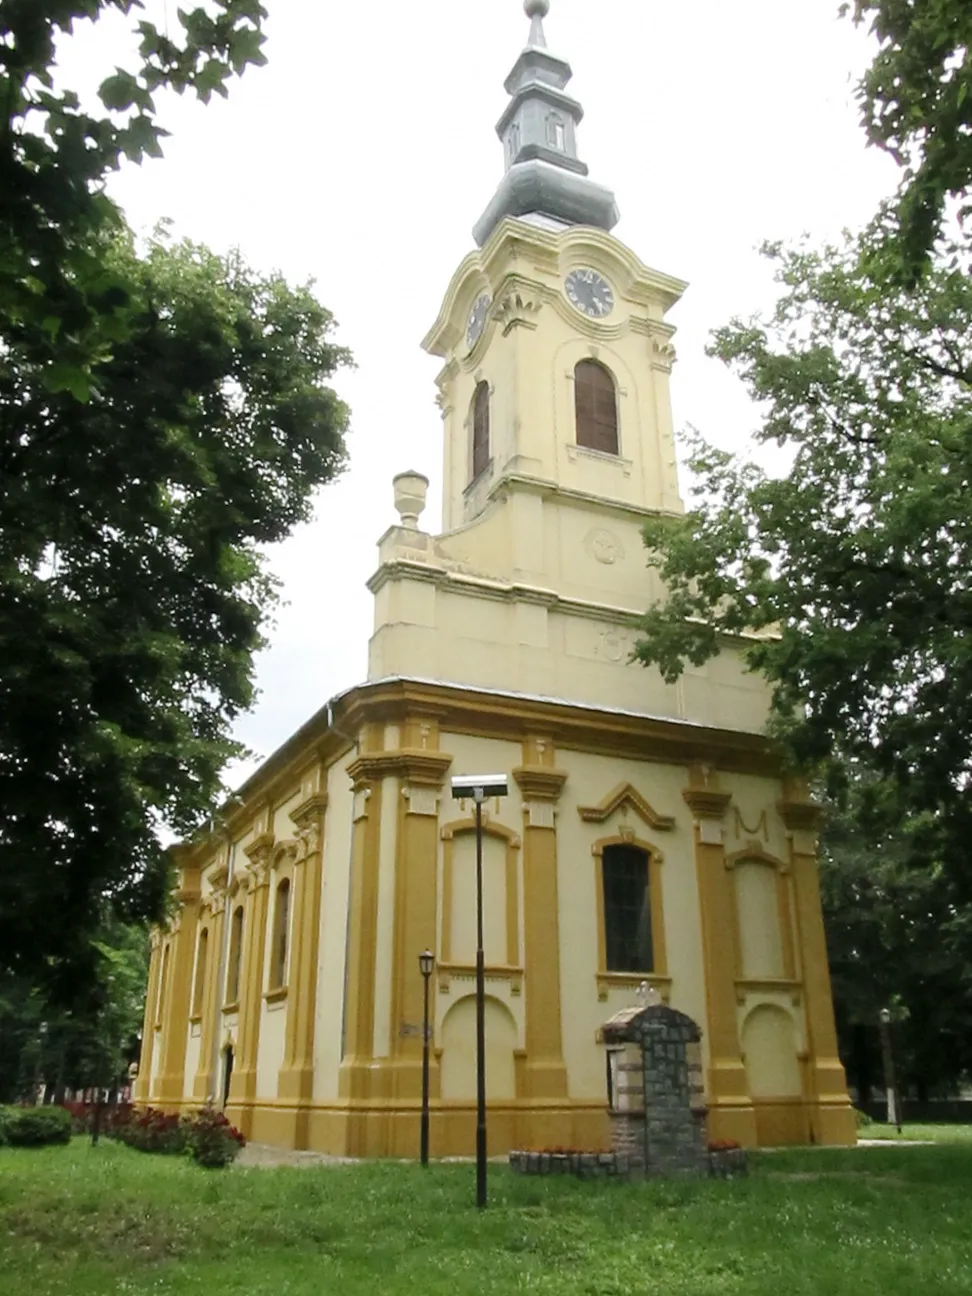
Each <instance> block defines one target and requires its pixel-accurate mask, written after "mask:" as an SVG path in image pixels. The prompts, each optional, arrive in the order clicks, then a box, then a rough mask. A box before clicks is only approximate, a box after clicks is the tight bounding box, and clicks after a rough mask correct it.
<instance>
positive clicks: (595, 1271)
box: [0, 1139, 972, 1296]
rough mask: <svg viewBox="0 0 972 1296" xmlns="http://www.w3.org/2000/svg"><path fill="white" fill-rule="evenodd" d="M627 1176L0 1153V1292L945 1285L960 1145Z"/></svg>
mask: <svg viewBox="0 0 972 1296" xmlns="http://www.w3.org/2000/svg"><path fill="white" fill-rule="evenodd" d="M753 1161H754V1165H753V1173H752V1176H751V1177H750V1178H749V1179H748V1180H739V1181H735V1182H732V1183H725V1182H716V1181H712V1182H709V1181H706V1182H693V1183H684V1182H683V1183H651V1184H644V1185H639V1186H627V1185H619V1184H608V1185H599V1184H589V1183H577V1182H575V1181H573V1180H566V1179H560V1178H557V1179H542V1180H538V1179H524V1178H520V1177H517V1176H514V1175H513V1174H512V1173H511V1172H510V1171H509V1170H508V1169H507V1168H506V1167H505V1166H503V1165H495V1166H490V1206H489V1209H488V1210H487V1211H486V1212H484V1213H482V1214H480V1213H479V1212H477V1211H476V1209H475V1207H474V1205H473V1204H472V1202H473V1191H474V1184H473V1176H474V1167H473V1166H471V1165H448V1166H433V1167H432V1168H431V1169H429V1170H428V1171H425V1172H423V1171H422V1170H421V1168H420V1167H418V1166H410V1165H391V1164H384V1165H382V1164H370V1165H359V1166H338V1167H317V1168H314V1169H303V1168H302V1169H280V1170H265V1169H252V1170H239V1169H234V1170H231V1171H205V1170H202V1169H200V1168H198V1167H197V1166H194V1165H193V1164H192V1163H190V1162H188V1161H184V1160H182V1159H180V1158H175V1159H170V1158H165V1157H149V1156H146V1155H144V1154H141V1153H138V1152H134V1151H130V1150H129V1149H127V1148H124V1147H121V1146H119V1145H117V1144H112V1143H102V1144H101V1146H99V1147H97V1148H91V1147H90V1146H89V1144H88V1142H87V1141H86V1140H82V1139H75V1141H74V1142H73V1143H72V1144H71V1146H70V1147H61V1148H49V1149H42V1150H37V1151H27V1150H24V1151H21V1150H15V1149H10V1148H0V1294H2V1296H92V1294H93V1293H98V1296H103V1294H104V1296H114V1294H116V1293H117V1294H118V1296H122V1294H123V1293H124V1296H136V1294H138V1296H143V1294H144V1296H150V1294H151V1296H184V1294H185V1296H188V1294H189V1293H200V1294H201V1293H206V1294H207V1296H210V1294H217V1296H228V1294H231V1293H246V1296H264V1294H266V1296H270V1294H271V1293H272V1294H273V1296H312V1294H313V1296H329V1294H330V1293H335V1296H337V1294H340V1296H364V1294H365V1293H367V1294H368V1296H404V1294H405V1293H408V1294H410V1296H411V1294H413V1293H414V1294H415V1296H467V1294H468V1296H472V1294H473V1293H476V1294H479V1293H482V1294H483V1296H487V1294H488V1296H492V1294H494V1293H495V1294H497V1296H498V1294H499V1293H518V1292H527V1293H542V1294H547V1293H549V1294H550V1296H553V1294H556V1296H648V1294H649V1293H650V1294H651V1296H676V1294H678V1296H680V1294H682V1293H685V1294H689V1293H690V1294H691V1296H716V1294H719V1296H722V1294H723V1293H739V1294H740V1296H743V1294H744V1296H799V1294H800V1293H815V1294H816V1293H819V1294H820V1296H896V1294H898V1293H900V1294H901V1296H925V1294H926V1293H927V1294H928V1296H951V1294H952V1293H955V1296H958V1293H962V1296H968V1293H969V1292H970V1291H972V1228H970V1220H972V1142H966V1143H964V1144H963V1143H959V1142H952V1143H941V1144H938V1145H936V1146H934V1147H918V1148H894V1147H888V1148H873V1149H862V1150H858V1151H841V1150H828V1149H816V1150H814V1149H810V1150H807V1151H783V1152H775V1153H767V1154H763V1155H760V1156H757V1157H755V1158H754V1159H753Z"/></svg>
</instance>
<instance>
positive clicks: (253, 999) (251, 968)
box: [227, 832, 273, 1137]
mask: <svg viewBox="0 0 972 1296" xmlns="http://www.w3.org/2000/svg"><path fill="white" fill-rule="evenodd" d="M272 850H273V834H272V833H271V832H264V833H261V834H260V836H259V837H256V838H254V840H253V841H252V842H251V843H250V844H249V846H247V847H246V855H247V857H248V859H249V861H250V864H249V869H248V872H249V875H250V884H249V888H248V891H247V907H246V915H245V917H244V922H243V938H244V942H245V953H244V957H243V972H242V977H241V989H240V1015H239V1027H238V1044H237V1059H238V1061H237V1064H236V1066H235V1067H234V1070H233V1077H232V1080H231V1081H230V1095H229V1102H228V1103H227V1110H228V1112H229V1113H230V1118H231V1119H233V1118H234V1117H235V1123H236V1124H237V1125H238V1126H239V1128H240V1129H241V1130H242V1132H243V1133H244V1134H245V1135H247V1137H249V1135H250V1133H251V1131H252V1128H253V1103H254V1101H255V1099H256V1086H257V1056H258V1053H259V1048H260V1019H261V1017H262V1015H263V968H264V961H265V952H266V943H267V906H268V902H269V894H270V855H271V851H272Z"/></svg>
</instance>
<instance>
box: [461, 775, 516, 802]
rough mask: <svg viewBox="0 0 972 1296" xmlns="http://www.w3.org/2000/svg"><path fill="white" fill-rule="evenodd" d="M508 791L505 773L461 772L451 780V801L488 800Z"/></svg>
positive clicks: (504, 794) (502, 795) (501, 795)
mask: <svg viewBox="0 0 972 1296" xmlns="http://www.w3.org/2000/svg"><path fill="white" fill-rule="evenodd" d="M508 792H509V780H508V779H507V777H506V775H505V774H461V775H460V776H459V777H458V778H454V779H453V780H452V799H453V801H488V800H489V799H490V798H491V797H504V796H506V795H507V793H508Z"/></svg>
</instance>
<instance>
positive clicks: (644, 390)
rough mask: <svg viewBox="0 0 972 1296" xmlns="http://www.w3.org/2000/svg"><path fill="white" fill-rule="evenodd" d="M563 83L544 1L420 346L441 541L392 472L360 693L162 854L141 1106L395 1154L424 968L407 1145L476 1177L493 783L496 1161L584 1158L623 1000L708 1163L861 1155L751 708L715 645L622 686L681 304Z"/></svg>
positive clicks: (811, 862) (797, 827) (649, 593)
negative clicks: (681, 1101) (479, 910)
mask: <svg viewBox="0 0 972 1296" xmlns="http://www.w3.org/2000/svg"><path fill="white" fill-rule="evenodd" d="M569 79H570V68H569V66H568V65H567V64H566V63H564V62H563V60H561V59H559V58H557V57H556V56H555V55H554V54H552V53H551V51H550V50H549V48H548V47H547V45H546V36H545V32H544V28H543V21H542V16H540V15H539V14H537V13H534V14H533V15H532V23H531V29H530V38H529V43H528V45H527V47H526V49H525V50H524V51H523V53H522V54H521V55H520V57H519V59H518V60H517V63H516V66H515V68H514V72H513V74H512V75H511V78H510V80H509V81H508V82H507V87H508V89H509V90H510V94H511V99H510V106H509V108H508V109H507V111H506V112H505V113H504V115H503V117H502V118H501V121H500V124H499V127H498V131H499V134H500V136H501V139H502V141H503V147H504V156H505V160H506V172H505V175H504V177H503V180H502V181H501V183H500V186H499V187H498V189H497V191H496V195H495V196H494V198H493V199H492V200H491V202H490V204H489V206H488V207H487V209H486V211H485V213H484V215H483V217H482V218H481V220H480V222H479V223H478V224H477V226H476V237H477V241H478V243H479V247H478V250H477V251H475V252H473V253H471V254H470V255H469V256H468V257H466V259H465V260H464V261H463V262H462V264H461V265H460V267H459V269H458V270H457V271H456V273H455V275H454V276H453V279H452V281H451V283H450V284H449V286H448V288H447V290H446V294H445V297H444V300H443V304H442V308H441V310H440V312H439V315H438V318H437V319H436V321H435V324H434V326H433V327H432V329H431V330H430V331H429V333H428V336H427V337H426V339H425V348H426V350H427V351H428V352H430V353H431V354H433V355H436V356H438V357H439V358H440V359H441V361H442V369H441V372H440V374H439V378H438V392H439V396H438V404H439V408H440V410H441V414H442V419H443V424H444V432H445V435H444V447H445V448H444V459H443V465H442V477H443V486H444V489H443V498H444V510H443V511H444V519H443V530H442V531H441V533H439V534H433V533H431V532H427V531H424V530H422V529H421V519H422V514H423V512H424V509H425V497H426V490H427V487H428V481H427V479H426V478H425V477H424V476H423V475H422V474H420V473H416V472H403V473H400V474H399V475H398V476H397V477H396V478H395V480H394V483H393V499H394V504H395V508H396V510H397V512H398V514H399V521H398V523H397V524H395V525H392V526H390V527H389V528H388V530H387V531H386V532H385V534H384V535H383V536H382V538H381V540H380V542H379V560H378V567H377V570H376V571H375V573H374V575H373V576H372V578H371V580H370V581H369V588H370V589H371V591H372V593H373V595H374V602H375V622H374V633H373V635H372V638H371V643H370V649H369V671H368V678H367V679H366V680H365V681H364V682H363V683H361V684H360V685H359V686H357V687H356V688H353V689H351V690H349V691H348V692H346V693H344V694H342V695H340V696H339V697H337V698H335V699H333V700H332V701H331V702H330V703H328V705H327V706H325V707H324V708H322V709H321V710H320V711H319V712H318V713H317V714H315V715H313V716H312V717H310V719H309V720H308V721H307V723H306V724H304V725H303V726H302V728H300V729H299V730H298V731H297V732H296V733H295V734H294V735H293V736H292V737H291V738H290V739H288V740H287V741H286V742H285V743H284V744H283V745H282V746H281V747H280V748H279V749H278V750H277V751H276V752H274V753H273V755H272V756H270V758H269V759H268V760H267V761H266V762H265V764H264V765H263V767H262V768H261V769H260V770H259V771H258V772H257V773H256V774H255V775H253V777H252V778H250V779H249V780H248V781H247V783H246V784H244V786H243V787H242V788H241V789H240V792H239V794H238V796H237V798H235V799H234V801H233V802H232V803H230V804H229V805H228V806H227V807H226V809H225V815H224V818H223V821H222V826H221V828H220V830H219V831H218V832H214V833H212V834H209V835H203V836H201V837H199V838H197V839H196V840H194V841H192V842H190V843H187V844H185V845H183V846H180V847H178V848H176V852H175V860H176V864H177V866H178V871H179V888H180V890H179V909H178V914H177V917H176V918H175V920H174V921H173V923H172V925H171V928H170V929H167V930H164V931H161V930H160V931H158V932H156V933H155V934H154V936H153V947H152V958H151V964H150V969H149V985H148V997H147V1002H146V1012H145V1025H144V1030H143V1037H142V1058H141V1065H140V1071H139V1077H138V1082H137V1086H136V1101H137V1102H139V1103H141V1104H153V1105H158V1106H162V1107H165V1108H167V1109H171V1110H178V1109H179V1108H182V1107H190V1106H193V1105H198V1104H199V1103H200V1102H202V1101H205V1100H207V1099H211V1100H212V1101H214V1102H215V1103H217V1104H218V1105H221V1106H224V1107H225V1109H226V1111H227V1114H228V1115H229V1116H230V1118H231V1119H232V1120H233V1121H234V1122H236V1123H237V1124H238V1125H239V1126H240V1127H241V1128H242V1129H243V1131H244V1132H245V1133H246V1134H247V1135H248V1137H250V1138H251V1139H254V1140H257V1141H259V1142H264V1143H270V1144H276V1145H279V1146H281V1147H288V1148H290V1147H292V1148H310V1149H314V1150H317V1151H321V1152H328V1153H332V1154H338V1155H344V1156H362V1157H379V1156H396V1157H412V1156H417V1155H418V1149H419V1109H420V1101H421V1073H422V1010H423V981H422V977H421V974H420V971H419V965H418V956H419V954H420V953H421V952H422V951H423V950H425V949H430V950H432V951H433V952H434V954H435V955H436V961H437V967H436V973H435V975H434V976H433V977H432V980H431V985H430V989H431V996H432V998H431V1033H432V1040H431V1045H432V1047H431V1067H430V1093H431V1154H432V1156H433V1157H443V1156H457V1155H472V1154H473V1152H474V1148H475V1110H476V1088H475V1005H474V994H475V935H474V934H475V833H474V832H473V831H471V830H472V828H473V823H474V819H473V807H472V802H466V803H463V802H461V801H460V802H456V801H453V800H452V799H451V796H450V790H449V785H448V781H449V779H450V778H452V777H454V776H456V775H460V774H479V773H482V772H483V771H485V770H491V771H496V772H506V773H507V774H508V776H509V795H508V796H506V797H505V798H503V799H502V800H493V801H488V802H487V803H486V805H485V807H484V812H483V820H484V829H485V831H484V835H483V884H484V948H485V960H486V1005H485V1008H486V1036H487V1059H486V1082H487V1098H488V1104H489V1151H490V1154H491V1155H498V1154H502V1153H503V1152H505V1151H507V1150H508V1149H511V1148H514V1147H519V1148H524V1147H526V1148H530V1147H543V1146H551V1145H560V1146H571V1147H584V1148H590V1149H595V1148H607V1147H608V1146H609V1144H610V1127H609V1122H608V1115H607V1104H608V1096H607V1087H606V1066H605V1055H604V1048H603V1045H602V1044H601V1043H599V1042H598V1041H599V1032H600V1029H601V1027H602V1025H603V1024H604V1022H605V1021H607V1020H608V1018H610V1017H611V1016H612V1015H613V1014H615V1013H617V1012H618V1011H619V1010H621V1009H623V1008H626V1007H629V1006H632V1005H634V1004H637V1003H638V1002H639V1001H640V999H639V997H640V996H642V995H644V994H645V992H646V990H647V989H648V988H650V989H653V990H654V991H655V992H656V993H657V994H658V995H659V996H660V997H661V998H662V1000H664V1001H665V1002H667V1003H670V1004H671V1005H672V1007H674V1008H677V1009H679V1010H680V1011H682V1012H684V1013H686V1014H688V1015H689V1016H690V1017H692V1018H693V1019H694V1020H695V1021H696V1022H697V1023H698V1024H699V1026H700V1027H701V1029H702V1033H703V1044H702V1047H703V1069H704V1076H705V1090H706V1102H707V1104H708V1131H709V1137H710V1138H712V1139H736V1140H738V1141H739V1142H740V1143H741V1144H743V1145H745V1146H759V1145H777V1144H787V1143H793V1144H805V1143H811V1142H813V1143H820V1144H847V1143H853V1142H854V1141H855V1138H856V1132H855V1121H854V1114H853V1110H852V1108H851V1105H850V1101H849V1099H848V1096H847V1088H846V1082H845V1077H844V1072H843V1069H842V1067H841V1064H840V1061H839V1058H838V1056H837V1042H836V1032H835V1028H834V1015H833V1005H832V998H831V988H830V976H829V970H828V966H827V954H826V944H825V939H824V928H823V918H822V912H821V905H820V893H819V883H818V877H817V861H816V849H817V830H818V826H819V811H818V809H817V807H815V806H814V804H813V803H812V801H811V800H810V798H809V796H808V795H807V792H806V789H805V788H801V787H799V786H795V785H794V784H792V783H791V782H788V781H784V778H783V774H782V770H781V768H780V762H779V759H778V756H777V754H776V752H775V751H774V749H773V746H772V744H771V743H770V742H769V740H768V739H767V738H766V737H765V736H764V734H763V728H764V723H765V720H766V717H767V711H768V694H767V690H766V688H765V686H764V685H763V683H762V682H761V681H760V680H759V679H758V678H757V677H755V676H753V675H752V674H750V673H748V672H747V671H746V670H745V669H744V663H743V661H742V659H741V656H740V653H739V647H738V645H734V644H732V643H727V644H726V645H725V647H724V650H723V652H722V653H721V655H720V656H719V657H718V658H716V659H715V660H713V661H712V662H710V663H709V664H708V665H707V666H705V667H703V668H701V669H691V668H690V669H689V670H687V671H686V673H685V674H684V676H683V677H682V679H681V681H680V682H679V683H678V684H677V685H668V684H666V683H665V682H664V681H663V680H662V678H661V676H660V675H659V674H658V673H657V672H655V671H648V670H645V669H643V668H642V667H641V666H639V665H637V664H632V653H633V649H634V646H635V643H636V640H637V635H638V629H637V626H638V619H639V616H640V615H641V614H642V613H643V611H644V609H645V608H646V607H647V606H648V604H649V603H650V602H651V601H652V600H653V599H654V598H656V597H658V596H659V595H660V594H661V593H662V591H661V589H660V588H659V586H658V584H657V576H656V574H654V573H650V572H648V571H647V570H646V568H645V563H644V558H643V546H642V539H641V528H642V525H643V523H644V521H645V519H646V518H648V517H654V516H657V515H659V514H672V515H678V514H680V513H682V512H683V505H682V501H681V497H680V495H679V488H678V480H677V474H676V465H675V448H674V435H673V426H672V413H671V401H670V393H669V381H670V377H671V372H672V366H673V364H674V360H675V352H674V347H673V337H674V329H673V328H672V326H671V325H670V324H669V323H668V322H667V320H666V315H667V312H668V311H669V309H670V308H671V307H672V306H673V305H674V304H675V302H677V301H678V299H679V298H680V296H681V295H682V293H683V291H684V290H685V287H686V285H685V284H683V283H681V282H680V281H679V280H677V279H674V278H672V277H670V276H668V275H664V274H660V273H659V272H657V271H655V270H651V269H649V268H648V267H647V266H645V265H643V264H642V262H641V261H640V260H639V259H638V258H637V257H636V256H635V254H634V253H633V252H632V251H631V250H630V249H629V248H628V247H626V246H625V245H624V244H623V243H622V242H620V241H619V240H618V239H617V238H616V237H615V236H614V235H613V234H612V233H611V230H612V229H613V226H614V224H615V222H616V220H617V209H616V206H615V204H614V198H613V195H612V194H611V193H610V191H609V190H607V189H604V188H603V186H600V185H598V184H595V183H594V182H593V181H592V180H590V179H589V177H588V175H587V168H586V167H585V166H584V165H583V163H581V162H580V160H579V157H578V153H577V142H578V141H577V129H576V128H577V124H578V122H579V120H580V106H579V104H577V102H576V101H575V100H573V99H571V98H570V97H569V96H568V95H566V94H565V93H564V92H563V88H564V86H566V84H567V81H568V80H569ZM551 87H553V90H551ZM531 203H532V204H533V205H532V206H531Z"/></svg>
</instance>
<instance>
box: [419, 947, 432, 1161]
mask: <svg viewBox="0 0 972 1296" xmlns="http://www.w3.org/2000/svg"><path fill="white" fill-rule="evenodd" d="M434 967H435V955H434V954H433V953H432V951H431V950H426V951H425V952H424V953H423V954H420V955H419V971H420V972H421V973H422V979H423V981H424V982H425V986H424V990H425V1006H424V1010H423V1013H422V1144H421V1146H422V1164H423V1165H424V1166H427V1165H428V1164H429V979H430V977H431V976H432V969H433V968H434Z"/></svg>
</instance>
